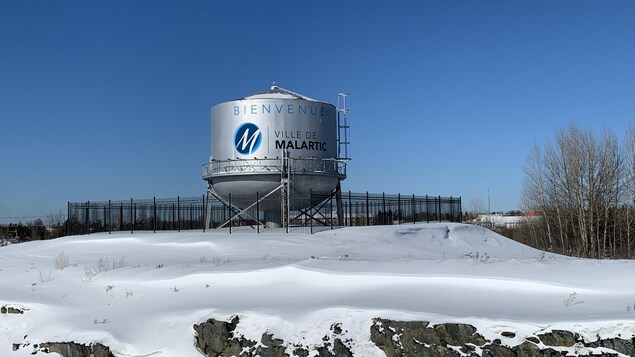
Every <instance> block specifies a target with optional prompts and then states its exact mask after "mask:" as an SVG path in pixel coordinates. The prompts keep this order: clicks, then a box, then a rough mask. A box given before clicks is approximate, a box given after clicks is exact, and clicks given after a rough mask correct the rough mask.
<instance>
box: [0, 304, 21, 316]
mask: <svg viewBox="0 0 635 357" xmlns="http://www.w3.org/2000/svg"><path fill="white" fill-rule="evenodd" d="M24 311H26V309H23V308H19V307H13V306H6V305H5V306H2V307H0V313H2V314H15V315H22V314H24Z"/></svg>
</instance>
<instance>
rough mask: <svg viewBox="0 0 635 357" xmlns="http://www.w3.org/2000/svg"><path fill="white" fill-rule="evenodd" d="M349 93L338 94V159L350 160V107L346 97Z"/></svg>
mask: <svg viewBox="0 0 635 357" xmlns="http://www.w3.org/2000/svg"><path fill="white" fill-rule="evenodd" d="M347 97H348V94H346V93H339V94H338V95H337V158H338V160H350V159H351V157H350V156H349V152H348V145H349V144H350V125H349V124H348V117H347V114H348V107H347V106H346V99H347Z"/></svg>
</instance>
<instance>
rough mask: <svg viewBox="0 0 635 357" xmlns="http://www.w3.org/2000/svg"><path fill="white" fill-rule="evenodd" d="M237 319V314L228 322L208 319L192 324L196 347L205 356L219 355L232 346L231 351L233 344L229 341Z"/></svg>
mask: <svg viewBox="0 0 635 357" xmlns="http://www.w3.org/2000/svg"><path fill="white" fill-rule="evenodd" d="M239 321H240V320H239V318H238V316H236V317H234V318H233V319H232V320H231V321H230V322H225V321H220V320H215V319H209V320H207V321H206V322H203V323H201V324H196V325H194V331H196V335H195V339H196V347H198V349H199V350H200V351H201V352H203V354H205V355H206V356H214V357H216V356H220V355H221V354H222V353H223V352H225V350H228V349H230V347H234V348H231V350H232V352H233V350H235V346H230V341H231V340H232V339H233V337H234V334H233V332H234V330H235V329H236V325H238V322H239ZM228 352H229V351H228ZM238 353H240V351H238Z"/></svg>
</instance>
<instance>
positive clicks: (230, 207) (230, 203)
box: [228, 193, 233, 234]
mask: <svg viewBox="0 0 635 357" xmlns="http://www.w3.org/2000/svg"><path fill="white" fill-rule="evenodd" d="M228 209H229V234H232V215H233V213H232V194H231V193H230V194H229V207H228Z"/></svg>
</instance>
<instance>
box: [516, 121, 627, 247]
mask: <svg viewBox="0 0 635 357" xmlns="http://www.w3.org/2000/svg"><path fill="white" fill-rule="evenodd" d="M522 202H523V205H524V207H523V208H524V209H525V210H531V211H536V212H537V213H538V214H537V216H535V217H532V218H528V219H527V221H526V222H525V224H524V225H523V226H522V228H521V230H522V232H520V233H519V232H515V235H517V237H516V238H520V240H524V241H525V242H526V243H528V244H530V245H533V246H535V247H538V248H542V249H545V250H548V251H552V252H559V253H563V254H567V255H574V256H579V257H590V258H632V257H633V254H634V253H635V246H634V243H635V242H634V241H635V129H633V128H629V129H628V130H626V132H625V135H624V138H623V140H622V141H620V140H618V138H617V136H616V134H615V133H614V132H612V131H610V130H608V129H604V130H602V131H601V132H600V133H598V134H595V133H593V132H591V131H588V130H583V129H580V128H579V127H578V126H576V125H570V126H569V127H568V128H566V129H564V130H561V131H559V132H558V133H557V134H556V135H555V138H553V140H550V141H548V142H547V143H546V144H545V145H544V147H542V148H541V147H540V146H539V145H537V144H535V145H534V147H533V149H532V150H531V152H530V154H529V155H528V156H527V159H526V162H525V181H524V183H523V192H522Z"/></svg>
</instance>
